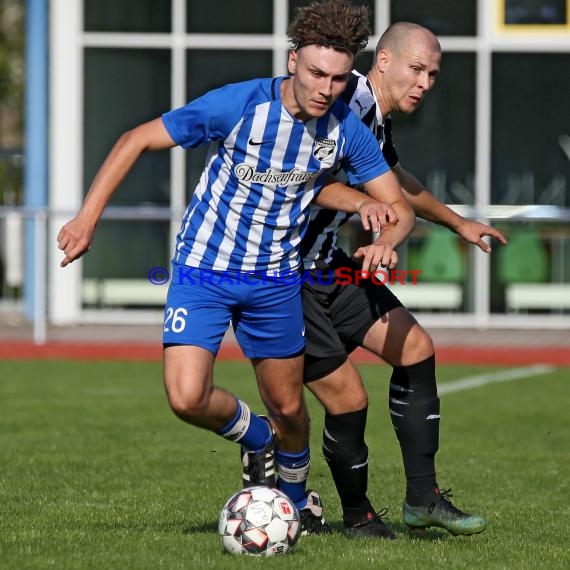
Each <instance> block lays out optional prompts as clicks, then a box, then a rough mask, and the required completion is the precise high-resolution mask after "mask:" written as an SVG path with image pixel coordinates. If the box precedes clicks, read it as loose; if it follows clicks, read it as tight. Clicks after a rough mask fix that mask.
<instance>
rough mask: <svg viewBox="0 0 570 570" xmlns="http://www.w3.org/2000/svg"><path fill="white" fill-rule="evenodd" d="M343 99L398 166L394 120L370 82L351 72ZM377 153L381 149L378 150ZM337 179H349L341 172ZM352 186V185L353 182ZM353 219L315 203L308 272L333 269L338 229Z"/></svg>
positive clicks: (305, 251)
mask: <svg viewBox="0 0 570 570" xmlns="http://www.w3.org/2000/svg"><path fill="white" fill-rule="evenodd" d="M341 99H343V101H345V103H346V104H347V105H349V106H350V108H351V109H352V110H353V111H354V112H355V113H356V114H357V115H358V116H359V117H360V120H361V121H362V123H363V124H364V125H366V127H367V128H368V129H370V130H371V131H372V133H374V136H375V137H376V139H377V141H378V142H377V145H379V147H380V149H381V151H382V153H378V154H383V155H384V158H385V159H386V162H387V163H388V166H390V168H392V167H394V166H396V165H397V164H398V154H397V152H396V148H395V147H394V143H393V141H392V121H391V119H390V117H382V113H381V112H380V105H378V103H377V101H376V98H375V97H374V91H373V90H372V86H371V85H370V82H369V81H368V79H367V78H366V77H365V76H364V75H362V74H361V73H359V72H358V71H352V73H351V75H350V78H349V80H348V84H347V86H346V89H345V91H344V93H343V94H342V96H341ZM376 152H378V146H377V147H376ZM336 178H337V179H339V180H346V178H343V176H342V173H340V172H339V173H338V174H337V175H336ZM349 183H350V184H352V182H350V180H349ZM350 217H351V214H346V213H345V212H335V211H333V210H325V209H323V208H320V207H319V206H317V205H316V204H313V205H312V206H311V216H310V221H309V228H308V230H307V233H306V234H305V237H304V238H303V241H302V243H301V255H302V257H303V263H304V266H305V269H326V268H327V267H331V266H334V254H335V251H337V249H338V248H337V245H336V242H337V235H338V230H339V229H340V228H341V226H343V225H344V224H345V223H346V222H347V221H348V220H349V219H350Z"/></svg>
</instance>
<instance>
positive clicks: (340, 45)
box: [287, 0, 370, 57]
mask: <svg viewBox="0 0 570 570" xmlns="http://www.w3.org/2000/svg"><path fill="white" fill-rule="evenodd" d="M287 35H288V36H289V39H290V41H291V43H292V48H293V49H295V50H297V49H300V48H302V47H304V46H308V45H312V44H316V45H318V46H323V47H330V48H333V49H335V50H338V51H343V52H346V53H348V54H350V55H351V56H353V57H356V55H358V53H359V52H360V51H362V50H363V49H364V48H365V47H366V44H367V43H368V36H369V35H370V27H369V23H368V8H366V7H365V6H354V5H353V4H351V3H350V2H347V1H346V0H323V1H319V2H313V3H311V4H309V5H308V6H305V7H303V8H297V10H296V13H295V19H294V20H293V21H292V22H291V24H290V25H289V28H288V30H287Z"/></svg>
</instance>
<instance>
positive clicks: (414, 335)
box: [302, 22, 506, 539]
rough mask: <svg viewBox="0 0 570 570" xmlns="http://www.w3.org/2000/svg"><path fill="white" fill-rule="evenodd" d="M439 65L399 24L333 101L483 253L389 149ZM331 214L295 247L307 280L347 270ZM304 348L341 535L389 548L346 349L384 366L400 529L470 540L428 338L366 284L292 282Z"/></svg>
mask: <svg viewBox="0 0 570 570" xmlns="http://www.w3.org/2000/svg"><path fill="white" fill-rule="evenodd" d="M440 59H441V49H440V46H439V43H438V41H437V38H436V37H435V36H434V35H433V34H432V33H431V32H430V31H429V30H427V29H425V28H423V27H421V26H418V25H416V24H412V23H408V22H397V23H395V24H393V25H392V26H390V28H388V30H387V31H386V32H385V33H384V34H383V35H382V37H381V38H380V40H379V42H378V45H377V47H376V53H375V58H374V62H373V65H372V67H371V69H370V71H369V72H368V74H367V75H366V76H364V75H361V74H360V73H357V72H353V73H352V74H351V77H350V79H349V81H348V85H347V89H346V90H345V92H344V93H343V95H342V98H343V99H344V100H345V101H346V102H347V103H348V104H349V105H350V107H351V108H352V109H353V110H354V111H355V112H356V113H357V114H358V115H359V116H360V118H361V120H362V121H363V123H364V124H366V126H367V127H368V128H369V129H370V130H371V131H372V132H374V133H375V136H376V138H377V139H378V143H379V146H380V149H381V151H382V153H383V155H384V157H385V159H386V161H387V163H388V164H389V165H390V167H391V168H392V170H393V171H394V172H395V173H396V175H397V177H398V179H399V181H400V184H401V186H402V188H403V190H404V192H405V196H406V198H407V199H408V201H409V202H410V204H411V205H412V206H413V208H414V210H415V212H416V214H417V215H418V216H421V217H423V218H425V219H427V220H429V221H431V222H434V223H438V224H440V225H443V226H445V227H447V228H449V229H450V230H452V231H454V232H455V233H457V234H458V235H460V236H461V237H462V238H463V239H465V240H466V241H467V242H469V243H472V244H474V245H477V246H478V247H479V248H481V249H482V250H483V251H485V252H489V251H490V246H489V245H488V244H487V243H486V242H485V241H484V240H483V237H485V236H490V237H493V238H495V239H497V240H498V241H499V242H500V243H506V240H505V238H504V236H503V235H502V234H501V233H500V232H499V231H498V230H496V229H494V228H492V227H490V226H488V225H486V224H482V223H479V222H476V221H472V220H467V219H465V218H462V217H461V216H459V215H458V214H456V213H455V212H453V210H451V209H450V208H448V207H447V206H446V205H445V204H442V203H441V202H440V201H439V200H437V199H436V198H435V197H434V196H433V195H432V194H431V193H430V192H429V191H428V190H427V189H426V188H424V187H423V185H422V184H421V183H420V182H419V181H418V180H417V179H416V178H415V177H414V176H413V175H412V174H411V173H409V172H408V171H406V170H405V169H404V168H403V167H402V166H401V165H400V163H399V159H398V154H397V152H396V148H395V146H394V144H393V141H392V129H391V119H390V114H391V113H393V112H401V113H407V114H408V113H412V112H414V111H415V109H416V108H417V107H418V105H419V104H420V102H421V101H422V100H423V98H424V97H425V96H426V94H427V93H428V92H429V91H430V90H431V88H432V87H433V86H434V84H435V81H436V78H437V75H438V72H439V65H440ZM349 217H350V216H349V215H348V214H345V213H343V212H333V211H331V210H326V209H321V208H319V207H318V206H313V207H312V213H311V220H310V223H309V229H308V231H307V234H306V235H305V238H304V240H303V243H302V256H303V259H304V263H305V269H306V270H307V271H319V272H320V274H321V275H322V272H323V271H334V270H335V269H336V268H339V267H343V268H345V275H347V273H346V268H348V267H352V268H353V269H356V270H358V269H359V267H358V266H356V265H355V264H354V261H353V260H352V259H350V258H349V257H348V256H347V255H346V254H345V253H344V252H343V251H342V250H341V249H340V248H339V247H338V246H337V243H336V241H337V234H338V230H339V228H340V227H341V226H342V225H343V224H344V223H345V222H346V221H347V220H348V219H349ZM359 255H360V256H361V257H362V256H366V257H368V258H369V259H372V270H373V269H374V268H375V267H376V264H377V262H378V260H382V262H383V264H384V265H385V266H390V267H393V266H394V265H395V264H396V262H397V255H396V253H395V252H394V251H389V250H387V249H386V248H385V246H384V245H378V244H377V243H376V244H372V245H370V246H367V247H365V248H361V250H360V251H359ZM303 309H304V313H305V324H306V335H307V347H306V354H305V382H306V385H307V387H308V388H309V389H310V390H311V391H312V392H313V394H314V395H315V396H316V397H317V398H318V399H319V401H320V402H321V403H322V404H323V406H324V407H325V410H326V414H325V426H324V433H323V453H324V456H325V458H326V460H327V463H328V465H329V467H330V470H331V473H332V475H333V479H334V481H335V484H336V487H337V490H338V493H339V496H340V499H341V504H342V508H343V519H344V525H345V532H346V534H348V535H350V536H362V537H377V538H388V539H393V538H395V535H394V533H393V532H392V531H391V530H390V529H389V528H388V527H387V525H386V524H385V523H384V522H383V520H382V518H381V516H378V515H377V513H375V511H374V509H373V507H372V505H371V503H370V501H369V499H368V496H367V484H368V448H367V446H366V443H365V440H364V433H365V427H366V418H367V411H368V399H367V395H366V390H365V388H364V386H363V383H362V380H361V378H360V375H359V373H358V370H357V369H356V368H355V366H354V365H353V364H352V362H351V361H350V359H349V357H348V355H349V354H350V352H351V351H352V350H354V349H355V348H356V347H357V346H364V347H365V348H366V349H367V350H369V351H371V352H372V353H374V354H376V355H378V356H379V357H381V358H382V359H383V360H384V361H385V362H387V363H389V364H391V365H392V367H393V372H392V377H391V379H390V398H389V409H390V418H391V420H392V423H393V426H394V430H395V432H396V435H397V438H398V441H399V443H400V447H401V450H402V458H403V461H404V470H405V475H406V483H407V485H406V498H405V501H404V506H403V518H404V522H405V523H406V524H407V525H408V526H410V527H412V528H425V527H428V526H439V527H442V528H445V529H446V530H448V531H449V532H450V533H452V534H475V533H478V532H481V531H483V530H484V529H485V527H486V524H487V523H486V521H485V519H484V518H483V517H480V516H478V515H471V514H468V513H465V512H463V511H461V510H459V509H457V508H456V507H455V506H454V505H453V504H452V503H451V501H450V500H449V497H450V495H449V493H447V492H444V491H441V492H440V490H439V488H438V484H437V481H436V469H435V455H436V452H437V450H438V446H439V420H440V407H439V399H438V396H437V385H436V375H435V357H434V347H433V343H432V340H431V338H430V336H429V335H428V333H427V332H426V331H425V330H424V329H423V328H422V327H421V326H420V325H419V323H418V322H417V321H416V319H415V318H414V317H413V315H411V314H410V313H409V312H408V311H407V310H406V308H405V307H403V306H402V304H401V302H400V301H399V300H398V299H397V298H396V297H395V296H394V295H393V293H392V292H391V291H390V290H389V288H388V287H386V286H383V285H380V284H373V283H371V282H370V280H361V281H360V283H355V282H354V280H353V282H352V283H349V284H345V285H342V286H340V285H337V284H334V283H333V284H328V283H318V282H316V281H315V282H314V283H311V282H310V281H308V280H307V281H305V283H304V284H303Z"/></svg>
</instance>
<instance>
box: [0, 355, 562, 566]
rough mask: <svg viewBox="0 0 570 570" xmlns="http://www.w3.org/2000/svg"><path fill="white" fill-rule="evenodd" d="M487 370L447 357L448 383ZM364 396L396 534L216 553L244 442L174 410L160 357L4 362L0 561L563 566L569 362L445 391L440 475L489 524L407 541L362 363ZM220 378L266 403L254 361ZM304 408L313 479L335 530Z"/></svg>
mask: <svg viewBox="0 0 570 570" xmlns="http://www.w3.org/2000/svg"><path fill="white" fill-rule="evenodd" d="M496 369H497V368H489V367H467V366H453V367H452V366H441V367H440V368H439V382H440V385H441V386H443V385H445V383H447V382H450V381H453V380H457V379H460V378H464V377H467V376H472V375H475V374H481V373H486V372H489V371H492V370H496ZM361 370H362V372H363V374H364V377H365V379H366V383H367V386H368V388H369V392H370V412H369V426H368V431H367V442H368V446H369V448H370V475H371V480H370V496H371V498H372V500H373V503H374V504H375V506H376V507H377V508H380V507H382V506H389V508H390V511H389V520H390V521H391V526H392V527H393V528H394V529H395V530H396V531H397V532H398V533H399V535H400V540H398V541H395V542H390V543H388V542H384V541H371V540H354V539H353V540H351V539H348V538H345V537H344V536H343V535H342V534H340V532H336V533H335V534H334V535H332V536H328V537H306V538H302V539H301V540H300V542H299V544H298V545H297V547H296V548H295V550H294V551H293V553H291V554H289V555H287V556H284V557H282V558H273V559H255V558H250V557H231V556H229V555H226V554H225V553H224V552H223V550H222V547H221V544H220V541H219V538H218V536H217V519H218V513H219V510H220V508H221V506H222V504H223V503H224V502H225V500H226V499H227V498H228V497H229V496H230V495H231V494H232V493H234V492H235V491H236V490H237V489H238V488H239V487H240V464H239V457H238V456H239V453H238V448H237V446H236V445H235V444H232V443H229V442H226V441H224V440H222V439H220V438H218V437H216V436H214V435H212V434H210V433H207V432H204V431H200V430H198V429H196V428H192V427H190V426H186V425H185V424H183V423H182V422H180V421H179V420H178V419H176V418H175V417H174V415H173V414H172V413H171V412H170V410H169V409H168V406H167V403H166V398H165V396H164V392H163V388H162V380H161V365H160V364H159V363H122V362H72V361H43V362H41V361H30V362H11V361H3V362H0V450H1V452H0V453H1V471H0V514H1V518H0V568H2V569H3V570H8V569H17V570H22V569H26V568H56V569H58V570H61V569H71V568H81V569H83V568H93V569H99V568H105V569H109V568H137V569H147V568H148V569H156V568H165V569H178V568H192V569H195V568H197V569H201V568H215V569H216V570H218V569H225V568H228V569H229V568H231V569H238V568H260V567H261V565H263V567H264V568H299V567H305V568H315V569H316V568H319V569H320V568H325V569H329V568H331V569H332V568H335V569H337V568H347V569H352V568H370V567H374V568H406V569H414V568H418V569H422V570H424V569H430V568H434V569H436V568H437V569H440V568H443V567H445V568H449V569H456V568H469V569H472V568H484V569H491V568H497V569H498V568H508V569H511V568H516V569H521V568H529V569H530V568H532V569H537V568H547V569H552V568H569V567H570V555H569V554H568V552H569V547H568V538H569V530H570V507H569V501H568V499H569V498H570V489H569V484H568V478H569V472H570V414H569V412H568V407H569V406H568V404H569V403H570V401H569V397H568V389H569V387H570V370H569V369H558V370H553V371H552V372H550V373H547V374H542V375H540V376H536V377H531V378H526V379H518V380H513V381H510V382H504V383H496V384H489V385H486V386H482V387H477V388H473V389H468V390H464V391H460V392H456V393H449V394H445V395H442V437H441V450H440V453H439V454H438V471H439V483H440V485H441V486H442V487H443V488H447V487H452V488H453V491H454V500H455V501H456V503H457V505H458V506H460V507H462V508H464V509H466V510H472V511H476V512H479V513H481V514H484V515H485V516H487V517H488V518H489V519H490V526H489V528H488V529H487V531H486V532H484V533H483V534H481V535H478V536H474V537H458V538H453V537H451V536H449V535H447V534H446V533H444V532H443V531H442V532H439V531H429V532H427V533H425V535H424V536H423V537H412V536H410V535H409V534H408V533H407V532H406V530H405V528H404V527H403V524H402V522H401V511H400V506H401V502H402V499H403V491H404V478H403V474H402V467H401V459H400V455H399V448H398V447H397V444H396V440H395V437H394V435H393V432H392V428H391V425H390V420H389V418H388V413H387V402H386V399H387V398H386V394H387V379H388V376H389V370H388V368H387V367H381V366H373V365H366V366H361ZM217 379H218V384H220V385H223V386H225V387H227V388H229V389H230V390H232V391H234V392H236V393H237V394H239V395H240V397H242V398H244V399H245V400H247V401H248V402H249V403H250V405H252V407H253V408H255V409H257V410H258V411H260V410H261V406H260V403H259V398H258V396H257V392H256V388H255V383H254V381H253V379H252V375H251V373H250V368H249V364H248V363H218V364H217ZM308 401H309V406H310V408H311V414H312V418H313V433H312V450H313V462H312V469H311V476H310V485H311V487H313V488H317V489H318V490H319V492H320V493H321V495H322V497H323V500H324V504H325V509H326V510H325V512H326V514H327V517H328V519H329V520H330V522H331V523H332V524H333V526H334V527H335V528H336V529H337V530H340V528H341V516H340V509H339V505H338V500H337V498H336V495H335V491H334V487H333V484H332V481H331V479H330V477H329V474H328V470H327V467H326V464H325V462H324V460H323V459H322V457H321V454H320V435H321V427H322V413H321V410H320V409H319V407H318V406H317V404H316V403H315V401H314V400H313V399H312V398H311V397H309V398H308Z"/></svg>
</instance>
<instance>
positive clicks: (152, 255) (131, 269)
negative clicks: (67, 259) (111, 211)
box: [83, 219, 171, 281]
mask: <svg viewBox="0 0 570 570" xmlns="http://www.w3.org/2000/svg"><path fill="white" fill-rule="evenodd" d="M169 228H170V225H169V222H167V221H165V222H161V221H156V222H155V221H150V220H144V221H132V220H129V221H126V220H105V219H103V220H102V221H101V222H100V223H99V225H98V226H97V232H96V234H95V240H94V242H93V247H92V248H91V251H90V252H89V254H88V255H86V256H85V257H84V258H83V260H84V268H83V277H84V278H87V279H91V278H97V279H109V278H112V279H137V280H141V281H145V280H146V281H148V273H149V271H150V270H151V269H153V268H155V267H165V268H168V267H170V255H169V252H170V249H171V248H170V245H171V244H170V234H169Z"/></svg>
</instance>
